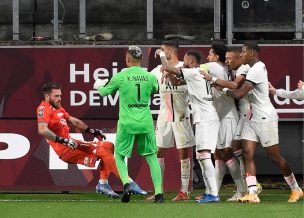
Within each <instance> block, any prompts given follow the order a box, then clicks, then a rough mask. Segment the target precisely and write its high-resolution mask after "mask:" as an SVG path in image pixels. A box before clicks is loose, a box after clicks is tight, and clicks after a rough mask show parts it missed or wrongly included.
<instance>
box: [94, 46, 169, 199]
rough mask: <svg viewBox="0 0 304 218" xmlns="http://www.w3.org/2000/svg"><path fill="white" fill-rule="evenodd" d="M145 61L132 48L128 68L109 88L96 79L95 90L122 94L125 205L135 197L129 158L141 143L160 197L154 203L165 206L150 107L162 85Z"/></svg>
mask: <svg viewBox="0 0 304 218" xmlns="http://www.w3.org/2000/svg"><path fill="white" fill-rule="evenodd" d="M141 60H142V51H141V49H140V48H139V47H137V46H130V47H129V49H128V51H127V54H126V65H127V67H128V68H127V69H125V70H123V71H121V72H120V73H118V74H116V75H114V76H113V77H112V79H111V80H110V82H109V83H108V84H107V85H106V83H107V79H105V80H100V79H98V80H96V82H95V84H94V89H97V90H98V92H99V94H100V95H101V96H106V95H109V94H112V93H113V92H116V91H119V120H118V124H117V135H116V146H115V161H116V164H117V168H118V172H119V174H120V177H121V180H122V182H123V184H124V191H123V196H122V202H124V203H127V202H129V201H130V194H131V192H130V184H129V181H128V169H127V166H126V163H125V157H128V158H130V157H131V154H132V149H133V144H134V143H136V142H137V143H138V153H139V154H140V155H143V156H145V158H146V161H147V162H148V164H149V166H150V172H151V177H152V180H153V184H154V188H155V194H156V195H155V200H154V202H156V203H162V202H164V199H163V194H162V179H161V171H160V166H159V163H158V161H157V157H156V151H157V147H156V141H155V133H154V123H153V119H152V115H151V111H150V106H149V101H150V96H151V94H152V93H153V92H156V91H157V90H158V83H157V79H156V77H155V76H154V75H152V74H151V73H148V72H147V71H146V70H144V69H143V68H141Z"/></svg>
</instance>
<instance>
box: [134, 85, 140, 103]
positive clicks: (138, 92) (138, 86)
mask: <svg viewBox="0 0 304 218" xmlns="http://www.w3.org/2000/svg"><path fill="white" fill-rule="evenodd" d="M135 86H137V100H138V101H140V84H135Z"/></svg>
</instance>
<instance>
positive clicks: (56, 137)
mask: <svg viewBox="0 0 304 218" xmlns="http://www.w3.org/2000/svg"><path fill="white" fill-rule="evenodd" d="M43 95H44V100H43V101H42V102H41V103H40V105H39V106H38V108H37V120H38V133H39V134H40V135H42V136H43V137H44V138H46V140H47V142H48V143H49V144H50V145H51V146H52V148H53V149H54V151H55V152H56V154H57V155H58V156H59V158H60V159H61V160H63V161H65V162H67V163H74V164H82V165H85V166H87V167H94V166H95V163H96V161H97V160H98V159H100V165H101V167H100V180H99V182H98V184H97V186H96V192H97V193H100V194H105V195H107V196H110V197H112V198H118V197H119V196H118V194H116V193H115V192H114V191H113V190H112V189H111V187H110V185H109V184H108V177H109V174H110V172H112V173H114V174H115V175H116V176H117V177H118V178H119V174H118V171H117V168H116V165H115V160H114V156H113V153H114V145H113V143H111V142H109V141H103V139H105V138H106V137H105V135H104V134H103V133H102V131H101V130H99V129H92V128H90V127H88V126H87V125H86V124H85V123H84V122H82V121H81V120H79V119H77V118H75V117H72V116H70V115H69V113H67V112H66V111H65V109H64V108H63V107H62V106H61V87H60V85H58V84H55V83H46V84H45V85H44V86H43ZM67 123H69V124H71V125H72V126H74V127H76V128H78V129H80V130H82V131H83V132H85V133H89V134H92V135H94V136H95V137H97V138H98V139H99V141H97V142H85V141H80V140H75V139H72V138H71V137H70V135H69V130H70V128H69V126H68V124H67ZM129 180H130V184H131V185H132V191H133V192H134V193H136V194H144V195H146V194H147V192H145V191H143V190H141V189H140V188H139V187H138V185H137V184H136V183H135V182H134V181H132V180H131V179H130V178H129Z"/></svg>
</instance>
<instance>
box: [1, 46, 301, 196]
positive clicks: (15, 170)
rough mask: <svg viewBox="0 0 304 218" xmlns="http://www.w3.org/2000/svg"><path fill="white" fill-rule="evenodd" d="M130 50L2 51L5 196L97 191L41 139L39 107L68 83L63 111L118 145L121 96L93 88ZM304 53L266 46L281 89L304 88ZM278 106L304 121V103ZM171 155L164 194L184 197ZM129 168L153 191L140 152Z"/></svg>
mask: <svg viewBox="0 0 304 218" xmlns="http://www.w3.org/2000/svg"><path fill="white" fill-rule="evenodd" d="M126 48H127V46H126ZM126 48H121V47H119V48H66V47H65V48H5V47H4V48H0V66H1V69H0V76H1V77H0V78H1V80H0V84H1V85H0V172H1V173H0V190H26V191H32V190H39V191H47V190H59V191H64V190H87V191H89V190H91V191H92V190H94V189H95V185H96V183H97V181H98V177H99V173H98V170H97V169H84V168H83V167H82V166H78V165H71V164H70V165H68V164H66V163H63V162H62V161H61V160H59V159H58V157H57V156H56V155H55V153H54V152H53V151H52V148H50V146H49V145H48V144H47V143H46V141H45V140H44V139H42V137H41V136H39V135H38V133H37V132H38V130H37V121H36V114H35V113H36V107H37V106H38V104H39V103H40V102H41V99H42V86H43V84H44V83H46V82H49V81H53V82H58V83H61V84H62V93H63V96H62V97H63V106H64V108H65V109H66V110H67V111H68V112H69V113H70V114H71V115H72V116H75V117H79V118H82V119H85V122H86V123H88V124H89V125H90V126H92V127H95V128H101V129H103V130H106V132H108V133H107V135H108V138H109V140H110V141H112V142H115V132H116V122H117V118H118V97H119V96H118V94H113V95H112V96H107V97H100V96H99V95H98V93H97V91H95V90H93V84H94V81H95V79H97V78H108V77H111V76H112V75H113V74H116V73H118V72H119V71H121V70H122V69H123V68H125V67H126V65H125V53H126ZM303 48H304V47H303V46H302V45H297V46H292V45H288V46H261V53H260V54H261V55H260V56H261V60H262V61H263V62H264V63H265V64H266V67H267V70H268V72H269V81H270V82H271V83H272V84H273V85H274V86H275V87H277V88H284V89H287V90H294V89H296V84H297V82H298V80H300V79H301V80H303V78H304V76H303ZM188 49H198V50H200V51H201V52H202V53H203V54H204V55H205V56H207V54H208V51H209V49H210V47H199V48H190V47H189V48H188V47H187V48H186V47H184V48H181V49H180V59H181V60H182V58H183V55H184V53H185V51H186V50H188ZM155 50H156V48H148V47H145V48H143V51H144V59H143V60H144V61H143V67H146V68H147V69H148V70H149V71H150V70H152V69H153V68H154V67H156V66H157V65H158V64H159V59H155V58H154V53H155ZM271 100H272V102H273V104H274V105H275V107H276V109H277V111H278V113H279V116H280V118H283V119H290V120H293V119H297V120H303V114H304V109H303V104H304V101H297V100H286V99H279V98H276V97H273V96H271ZM159 103H160V102H159V95H158V94H155V95H154V96H153V99H152V100H151V108H152V110H153V113H154V114H155V117H156V116H157V113H158V108H159ZM72 132H73V131H72ZM74 132H75V131H74ZM73 134H77V133H73ZM75 137H82V135H81V134H77V135H75ZM85 137H87V136H85ZM85 139H86V140H88V139H87V138H85ZM134 150H135V151H136V149H134ZM167 153H170V155H169V154H168V155H167V156H166V172H165V180H164V189H165V191H179V188H180V161H179V157H178V154H177V151H176V149H171V150H170V151H168V152H167ZM128 166H129V171H130V176H131V177H132V178H133V179H134V180H136V181H137V182H138V184H139V185H140V186H142V187H143V188H144V189H146V190H148V191H152V190H153V186H152V181H151V179H150V176H149V175H150V171H149V167H148V166H147V164H146V162H145V160H144V159H143V158H142V157H140V156H138V155H137V154H136V152H134V154H133V158H132V159H130V160H129V162H128ZM110 183H111V184H112V186H113V188H114V189H115V190H121V188H122V186H121V183H120V181H119V180H118V179H117V178H114V176H111V177H110Z"/></svg>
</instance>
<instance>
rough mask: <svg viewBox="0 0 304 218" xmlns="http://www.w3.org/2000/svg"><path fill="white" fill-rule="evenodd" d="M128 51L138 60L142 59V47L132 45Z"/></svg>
mask: <svg viewBox="0 0 304 218" xmlns="http://www.w3.org/2000/svg"><path fill="white" fill-rule="evenodd" d="M128 53H129V54H130V55H131V56H132V57H133V58H134V59H136V60H141V59H142V50H141V48H140V47H138V46H136V45H131V46H130V47H129V48H128Z"/></svg>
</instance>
